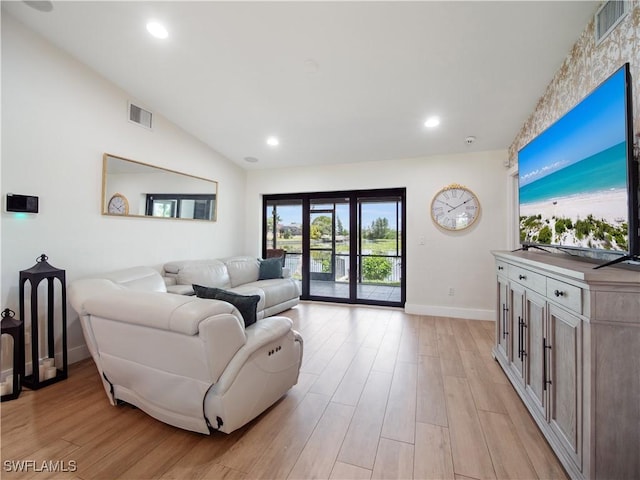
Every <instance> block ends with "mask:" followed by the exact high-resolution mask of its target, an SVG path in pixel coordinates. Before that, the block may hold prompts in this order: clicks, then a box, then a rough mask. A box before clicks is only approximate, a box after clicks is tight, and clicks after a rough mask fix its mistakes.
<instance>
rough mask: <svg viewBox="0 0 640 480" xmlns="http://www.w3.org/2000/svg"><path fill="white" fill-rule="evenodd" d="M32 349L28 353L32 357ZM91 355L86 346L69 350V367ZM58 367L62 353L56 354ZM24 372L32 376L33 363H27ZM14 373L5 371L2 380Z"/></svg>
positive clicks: (11, 370) (60, 363)
mask: <svg viewBox="0 0 640 480" xmlns="http://www.w3.org/2000/svg"><path fill="white" fill-rule="evenodd" d="M30 348H31V347H29V350H28V352H27V355H29V356H31V350H30ZM90 356H91V354H90V353H89V349H88V348H87V346H86V345H81V346H79V347H73V348H70V349H69V350H67V362H68V363H69V365H71V364H72V363H76V362H79V361H80V360H84V359H85V358H88V357H90ZM56 365H62V353H61V352H58V353H56ZM24 370H25V375H31V372H32V370H31V362H27V363H26V364H25V366H24ZM12 373H13V368H6V369H3V370H2V371H1V372H0V375H1V376H2V378H5V377H6V376H7V375H10V374H12Z"/></svg>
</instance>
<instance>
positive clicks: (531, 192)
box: [518, 70, 629, 251]
mask: <svg viewBox="0 0 640 480" xmlns="http://www.w3.org/2000/svg"><path fill="white" fill-rule="evenodd" d="M624 73H625V72H624V71H623V70H620V71H618V72H617V73H616V74H614V75H613V76H612V77H610V78H609V79H608V80H607V81H606V82H604V83H603V84H602V85H600V86H599V87H598V88H597V89H596V90H595V91H594V92H593V93H591V94H590V95H589V96H588V97H586V98H585V99H584V100H583V101H582V102H581V103H579V104H578V105H577V106H576V107H575V108H574V109H573V110H571V111H570V112H569V113H567V114H566V115H565V116H564V117H562V118H561V119H560V120H559V121H558V122H556V123H555V124H553V125H552V126H551V127H550V128H549V129H547V130H546V131H545V132H543V133H542V134H541V135H540V136H538V137H537V138H536V139H534V140H533V141H532V142H531V143H529V144H528V145H527V146H526V147H524V148H523V149H522V150H521V151H520V152H519V153H518V166H519V167H518V168H519V203H520V242H521V243H523V244H526V243H533V244H547V245H561V246H567V247H577V248H588V249H603V250H610V251H627V250H628V242H629V236H628V219H627V216H628V194H627V143H626V106H625V95H626V91H625V88H626V87H625V76H624Z"/></svg>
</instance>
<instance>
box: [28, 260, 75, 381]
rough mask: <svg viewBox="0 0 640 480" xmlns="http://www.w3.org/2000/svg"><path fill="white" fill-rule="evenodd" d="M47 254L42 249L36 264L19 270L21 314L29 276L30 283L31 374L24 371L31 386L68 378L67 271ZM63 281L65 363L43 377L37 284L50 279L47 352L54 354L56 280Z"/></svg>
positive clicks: (53, 355)
mask: <svg viewBox="0 0 640 480" xmlns="http://www.w3.org/2000/svg"><path fill="white" fill-rule="evenodd" d="M47 260H48V257H47V256H46V255H45V254H44V253H43V254H42V255H40V257H38V258H37V259H36V264H35V265H34V266H33V267H31V268H30V269H28V270H23V271H21V272H20V318H22V320H23V321H24V320H25V316H24V285H25V283H26V282H27V280H29V282H30V283H31V327H30V328H31V371H32V373H31V375H25V377H24V380H23V382H22V383H23V385H24V386H25V387H27V388H30V389H31V390H37V389H39V388H41V387H46V386H47V385H51V384H52V383H56V382H59V381H60V380H64V379H65V378H67V291H66V282H65V272H64V270H60V269H59V268H56V267H53V266H51V265H49V264H48V263H47ZM56 278H57V279H58V280H59V281H60V285H61V287H62V288H61V307H62V315H61V319H62V365H61V366H58V368H57V369H56V375H55V377H53V378H49V379H46V380H41V379H40V371H39V366H40V358H39V357H40V348H39V345H38V343H39V338H40V337H39V336H38V285H39V284H40V282H41V281H42V280H45V279H46V280H47V282H48V285H47V356H48V357H49V358H55V354H56V352H55V335H54V328H53V327H54V310H55V309H54V306H55V305H54V304H55V295H54V288H53V287H54V281H55V279H56Z"/></svg>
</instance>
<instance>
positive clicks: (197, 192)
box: [102, 153, 218, 221]
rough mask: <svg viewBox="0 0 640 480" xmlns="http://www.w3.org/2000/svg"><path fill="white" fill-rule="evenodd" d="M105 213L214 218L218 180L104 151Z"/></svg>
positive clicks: (187, 218) (157, 216) (186, 218)
mask: <svg viewBox="0 0 640 480" xmlns="http://www.w3.org/2000/svg"><path fill="white" fill-rule="evenodd" d="M102 162H103V163H102V214H103V215H114V216H129V217H153V218H172V219H176V220H206V221H215V220H216V212H217V205H218V182H216V181H213V180H209V179H206V178H201V177H196V176H194V175H188V174H185V173H180V172H176V171H173V170H168V169H166V168H161V167H156V166H154V165H149V164H146V163H142V162H136V161H134V160H129V159H126V158H122V157H118V156H115V155H111V154H108V153H105V154H104V155H103V160H102Z"/></svg>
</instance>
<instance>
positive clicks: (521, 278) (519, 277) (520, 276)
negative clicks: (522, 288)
mask: <svg viewBox="0 0 640 480" xmlns="http://www.w3.org/2000/svg"><path fill="white" fill-rule="evenodd" d="M518 279H519V280H526V279H527V276H526V275H518Z"/></svg>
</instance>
